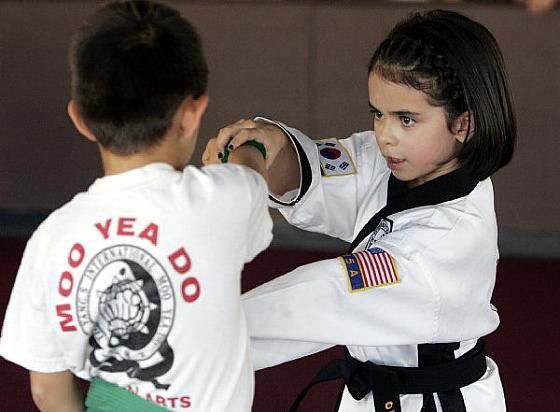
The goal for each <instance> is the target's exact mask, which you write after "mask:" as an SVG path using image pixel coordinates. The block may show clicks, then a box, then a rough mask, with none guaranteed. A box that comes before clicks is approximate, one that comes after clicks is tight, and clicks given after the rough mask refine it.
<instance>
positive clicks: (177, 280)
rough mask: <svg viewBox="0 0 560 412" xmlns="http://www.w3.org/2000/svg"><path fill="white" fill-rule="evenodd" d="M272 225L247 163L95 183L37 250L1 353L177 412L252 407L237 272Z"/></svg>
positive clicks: (58, 215)
mask: <svg viewBox="0 0 560 412" xmlns="http://www.w3.org/2000/svg"><path fill="white" fill-rule="evenodd" d="M271 229H272V220H271V218H270V215H269V212H268V208H267V189H266V183H265V181H264V179H262V177H261V176H260V175H258V174H257V173H256V172H254V171H252V170H250V169H248V168H245V167H242V166H238V165H232V164H228V165H213V166H208V167H204V168H202V169H197V168H195V167H191V166H189V167H187V168H186V169H185V170H184V171H182V172H179V171H176V170H174V169H173V168H172V167H171V166H169V165H167V164H164V163H154V164H150V165H148V166H145V167H142V168H138V169H134V170H131V171H128V172H125V173H122V174H118V175H113V176H107V177H103V178H100V179H98V180H97V181H95V182H94V184H93V185H92V186H91V187H90V188H89V190H88V191H87V192H84V193H80V194H78V195H77V196H75V197H74V199H73V200H72V201H70V202H69V203H68V204H66V205H65V206H63V207H61V208H60V209H58V210H56V211H55V212H54V213H53V214H52V215H51V216H49V218H47V219H46V220H45V222H43V223H42V224H41V226H40V227H39V228H38V229H37V231H36V232H35V233H34V234H33V236H32V237H31V239H30V241H29V242H28V244H27V247H26V250H25V252H24V255H23V260H22V262H21V266H20V269H19V271H18V274H17V278H16V282H15V286H14V289H13V291H12V295H11V299H10V303H9V306H8V308H7V312H6V317H5V320H4V325H3V330H2V338H1V340H0V354H1V355H2V356H3V357H5V358H6V359H8V360H10V361H12V362H15V363H17V364H19V365H21V366H23V367H25V368H27V369H29V370H32V371H37V372H58V371H64V370H70V371H72V372H73V373H74V374H75V375H77V376H79V377H81V378H84V379H91V378H92V377H95V376H98V377H101V378H102V379H104V380H106V381H109V382H112V383H116V384H118V385H120V386H121V387H124V388H128V389H129V390H130V391H132V392H134V393H137V394H138V395H139V396H141V397H143V398H145V399H149V400H151V401H153V402H155V403H157V404H159V405H161V406H163V407H165V408H167V409H170V410H175V411H181V410H186V409H188V410H189V411H225V410H228V411H250V409H251V405H252V400H253V389H254V377H253V371H252V365H251V360H250V357H249V344H248V337H247V329H246V323H245V316H244V313H243V310H242V306H241V303H240V288H241V287H240V278H241V276H240V275H241V271H242V269H243V265H244V264H245V263H246V262H249V261H251V260H252V259H253V258H254V257H255V256H256V255H257V254H258V253H260V252H261V251H262V250H264V249H265V248H266V247H267V246H268V245H269V244H270V241H271V238H272V234H271Z"/></svg>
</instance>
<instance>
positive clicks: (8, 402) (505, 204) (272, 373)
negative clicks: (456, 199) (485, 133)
mask: <svg viewBox="0 0 560 412" xmlns="http://www.w3.org/2000/svg"><path fill="white" fill-rule="evenodd" d="M535 1H536V5H535V3H531V2H535ZM527 2H529V4H526V3H527ZM97 3H99V2H98V1H48V0H37V1H6V0H0V322H1V319H2V318H3V314H4V310H5V307H6V305H7V302H8V298H9V292H10V289H11V287H12V284H13V281H14V278H15V273H16V270H17V267H18V264H19V260H20V258H21V254H22V252H23V248H24V246H25V242H26V240H27V238H28V237H29V235H30V233H31V232H32V231H33V229H34V228H35V227H36V226H37V225H38V224H39V222H40V221H41V220H42V219H43V218H44V217H46V215H47V214H48V213H49V212H50V211H52V210H53V209H55V208H57V207H59V206H60V205H62V204H64V203H65V202H67V201H69V200H70V199H71V198H72V196H73V195H74V194H75V193H76V192H79V191H83V190H86V189H87V187H88V186H89V185H90V184H91V183H92V182H93V180H94V179H96V178H97V177H100V176H101V174H102V170H101V166H100V162H99V159H98V153H97V148H96V147H95V145H94V144H92V143H90V142H89V141H87V140H86V139H84V138H83V137H81V136H80V135H79V134H78V133H77V132H76V131H75V130H74V129H73V127H72V125H71V122H70V120H69V119H68V117H67V115H66V104H67V102H68V99H69V95H70V87H69V70H68V67H67V58H66V54H67V48H68V45H69V43H70V40H71V36H72V34H73V33H74V32H75V31H76V29H77V28H78V27H79V26H80V24H81V23H82V22H83V21H84V19H85V18H86V16H87V15H88V14H89V13H90V12H91V11H92V10H93V9H94V8H95V6H96V5H97ZM167 3H169V4H171V5H173V6H174V7H176V8H178V9H179V10H180V11H181V12H182V13H183V14H184V16H185V17H187V18H188V19H189V20H190V21H191V22H192V23H193V25H194V26H195V27H196V28H197V29H198V31H199V33H200V34H201V37H202V40H203V43H204V47H205V51H206V57H207V60H208V64H209V67H210V78H209V95H210V105H209V108H208V111H207V114H206V115H205V117H204V119H203V127H202V128H201V131H200V141H199V148H198V151H197V153H195V160H196V163H197V164H199V161H198V159H199V157H200V154H201V151H202V149H203V147H204V145H205V142H206V139H207V138H209V137H212V136H214V135H215V134H216V133H217V131H218V130H219V129H220V128H221V127H223V126H224V125H226V124H229V123H232V122H234V121H236V120H238V119H239V118H242V117H252V116H254V115H259V114H260V115H265V116H268V117H271V118H274V119H278V120H282V121H284V122H285V123H287V124H289V125H292V126H295V127H297V128H299V129H301V130H303V131H304V132H306V133H307V134H309V135H311V136H314V137H316V138H326V137H340V138H342V137H346V136H348V135H350V134H351V133H352V132H354V131H360V130H365V129H368V128H369V127H370V123H371V116H370V113H369V108H368V104H367V83H366V82H367V64H368V60H369V57H370V54H371V53H372V52H373V50H374V48H375V47H376V45H377V44H378V43H379V42H380V40H381V39H382V38H383V37H384V36H385V35H386V34H387V32H388V30H389V29H390V28H391V27H392V26H393V25H394V24H395V23H396V22H397V21H398V20H400V19H401V18H402V17H403V16H404V15H405V14H407V13H409V12H411V11H416V10H425V9H429V8H435V7H438V8H451V9H454V10H457V11H461V12H464V13H465V14H467V15H468V16H470V17H472V18H474V19H476V20H478V21H480V22H481V23H483V24H484V25H486V26H487V27H488V28H489V29H490V30H491V31H492V32H493V33H494V35H495V36H496V38H497V40H498V42H499V43H500V46H501V48H502V51H503V54H504V57H505V60H506V64H507V67H508V69H509V74H510V79H511V84H512V90H513V94H514V99H515V103H516V109H517V115H518V125H519V142H518V147H517V152H516V155H515V157H514V160H513V161H512V163H511V164H510V165H509V166H507V167H506V168H505V169H503V170H502V171H500V172H499V173H498V174H496V176H495V177H494V179H493V181H494V185H495V192H496V212H497V216H498V223H499V246H500V252H501V256H502V260H501V262H500V264H499V267H498V280H497V284H496V290H495V298H494V299H495V302H494V304H495V305H496V306H497V307H498V309H499V310H500V314H501V317H502V326H501V327H500V328H499V329H498V330H497V331H496V332H495V333H494V334H492V335H491V336H490V337H488V347H489V352H490V355H491V356H492V357H493V358H495V359H496V360H497V362H498V365H499V366H500V367H501V370H502V379H503V382H504V388H505V391H506V398H507V400H508V408H509V410H511V411H527V410H532V409H533V408H536V407H537V405H538V407H539V408H540V409H544V410H548V409H549V406H548V405H549V404H550V405H552V402H553V401H554V399H557V398H558V396H557V393H555V392H557V391H555V390H554V389H555V388H557V383H555V382H556V380H557V379H556V374H557V372H558V370H559V368H560V356H559V355H558V353H557V348H558V347H560V327H559V326H560V316H559V315H558V310H557V308H556V306H555V305H554V303H555V300H556V293H555V292H556V291H557V290H558V289H559V287H560V218H559V217H558V214H559V210H560V207H559V206H560V190H559V189H560V185H559V183H558V182H559V180H560V167H559V165H558V161H557V159H558V158H559V157H560V144H558V131H559V130H560V116H559V115H558V113H557V110H558V106H559V105H560V104H559V103H560V102H559V100H558V96H560V41H559V39H560V7H558V5H555V0H527V1H523V0H520V1H519V2H508V1H485V2H479V1H468V2H459V1H452V2H441V1H440V2H438V1H417V2H408V1H393V2H391V1H365V0H355V1H352V0H338V1H336V0H331V1H326V0H324V1H321V0H307V1H304V0H302V1H296V0H292V1H281V0H268V1H267V0H231V1H226V0H224V1H218V0H208V1H168V2H167ZM540 8H542V9H543V10H542V11H540V10H539V9H540ZM535 10H536V11H535ZM162 69H164V68H162ZM274 220H275V229H274V232H275V238H274V241H273V244H272V247H271V248H270V249H269V250H268V251H266V252H264V253H263V254H262V255H261V256H259V257H258V258H257V259H256V260H255V261H254V262H252V263H251V264H249V265H248V266H247V267H246V270H245V273H244V284H243V289H244V290H247V289H249V288H252V287H254V286H256V285H258V284H260V283H262V282H264V281H266V280H268V279H271V278H273V277H275V276H278V275H280V274H282V273H285V272H286V271H289V270H291V269H293V268H294V267H296V266H298V265H300V264H303V263H307V262H309V261H313V260H317V259H320V258H324V257H331V256H336V255H337V254H339V253H342V252H344V251H345V248H346V245H345V244H344V243H343V242H341V241H338V240H335V239H331V238H327V237H324V236H319V235H314V234H308V233H305V232H301V231H299V230H297V229H293V228H291V227H289V226H287V225H286V224H285V223H283V221H282V219H281V218H280V217H279V216H278V215H276V214H274ZM553 305H554V306H553ZM340 353H341V352H340V348H333V349H332V350H330V351H327V352H324V353H322V354H318V355H315V356H312V357H309V358H306V359H302V360H298V361H295V362H291V363H289V364H287V365H282V366H279V367H277V368H272V369H269V370H265V371H261V372H258V373H257V388H256V390H257V393H256V398H255V405H254V410H255V411H257V412H259V411H265V410H266V411H285V410H287V408H288V405H289V404H290V402H291V401H292V400H293V398H294V397H295V394H296V393H297V392H298V390H299V389H301V387H303V386H304V385H305V384H306V383H307V380H308V379H310V378H311V377H312V376H313V375H314V373H315V371H316V370H317V368H318V367H319V366H320V365H321V364H322V362H323V361H324V360H325V359H329V358H331V357H333V356H338V355H339V354H340ZM336 386H337V385H336V384H332V385H331V384H329V385H325V386H324V387H318V388H316V389H314V392H312V394H311V395H310V397H309V399H306V401H305V403H304V404H303V405H302V410H303V411H307V410H309V411H324V410H332V401H333V400H334V398H335V397H336V392H337V387H336ZM0 392H1V396H0V411H12V410H30V411H32V410H34V409H33V407H32V403H31V398H30V396H29V389H28V383H27V377H26V372H25V371H23V370H22V369H20V368H18V367H16V366H14V365H12V364H10V363H8V362H6V361H4V360H3V359H1V360H0ZM550 408H552V406H551V407H550Z"/></svg>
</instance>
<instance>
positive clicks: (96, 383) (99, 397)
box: [86, 378, 167, 412]
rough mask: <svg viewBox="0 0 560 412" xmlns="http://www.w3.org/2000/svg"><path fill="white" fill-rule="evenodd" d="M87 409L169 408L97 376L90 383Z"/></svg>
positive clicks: (140, 411) (154, 411)
mask: <svg viewBox="0 0 560 412" xmlns="http://www.w3.org/2000/svg"><path fill="white" fill-rule="evenodd" d="M86 410H87V411H88V412H162V411H166V410H167V409H165V408H162V407H161V406H159V405H156V404H155V403H152V402H150V401H147V400H145V399H143V398H141V397H140V396H138V395H135V394H133V393H132V392H130V391H128V390H126V389H124V388H121V387H120V386H117V385H113V384H112V383H109V382H106V381H104V380H103V379H98V378H95V379H93V380H92V381H91V383H90V385H89V390H88V394H87V397H86Z"/></svg>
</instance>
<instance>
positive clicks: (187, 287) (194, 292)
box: [181, 277, 200, 303]
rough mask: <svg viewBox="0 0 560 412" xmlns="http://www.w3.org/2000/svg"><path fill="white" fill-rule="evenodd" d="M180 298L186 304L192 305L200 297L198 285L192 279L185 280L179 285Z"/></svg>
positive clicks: (195, 280)
mask: <svg viewBox="0 0 560 412" xmlns="http://www.w3.org/2000/svg"><path fill="white" fill-rule="evenodd" d="M181 296H182V297H183V300H184V301H185V302H187V303H192V302H194V301H195V300H197V299H198V297H199V296H200V283H198V280H197V279H196V278H193V277H188V278H186V279H185V280H184V281H183V283H181Z"/></svg>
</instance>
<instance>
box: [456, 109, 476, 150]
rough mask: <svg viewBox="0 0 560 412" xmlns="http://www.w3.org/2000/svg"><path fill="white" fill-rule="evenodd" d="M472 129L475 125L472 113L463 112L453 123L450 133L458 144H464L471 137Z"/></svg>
mask: <svg viewBox="0 0 560 412" xmlns="http://www.w3.org/2000/svg"><path fill="white" fill-rule="evenodd" d="M474 128H475V124H474V118H473V116H472V113H470V112H464V113H461V114H460V115H459V116H457V118H456V119H455V120H454V121H453V127H452V130H451V131H452V133H453V134H454V135H455V138H456V139H457V140H458V141H459V142H461V143H465V142H467V141H468V140H469V139H470V138H471V137H472V136H473V134H474Z"/></svg>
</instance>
